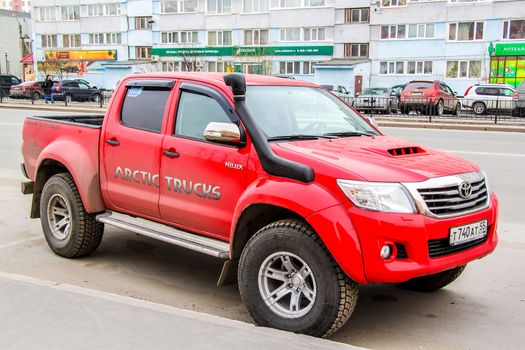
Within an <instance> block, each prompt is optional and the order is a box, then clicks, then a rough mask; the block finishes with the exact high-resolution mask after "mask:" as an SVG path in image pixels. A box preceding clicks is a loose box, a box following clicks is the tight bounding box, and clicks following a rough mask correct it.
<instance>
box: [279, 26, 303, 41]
mask: <svg viewBox="0 0 525 350" xmlns="http://www.w3.org/2000/svg"><path fill="white" fill-rule="evenodd" d="M280 40H281V41H300V40H301V28H283V29H281V33H280Z"/></svg>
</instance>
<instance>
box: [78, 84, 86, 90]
mask: <svg viewBox="0 0 525 350" xmlns="http://www.w3.org/2000/svg"><path fill="white" fill-rule="evenodd" d="M78 87H80V88H81V89H82V90H89V86H87V85H86V84H84V83H78Z"/></svg>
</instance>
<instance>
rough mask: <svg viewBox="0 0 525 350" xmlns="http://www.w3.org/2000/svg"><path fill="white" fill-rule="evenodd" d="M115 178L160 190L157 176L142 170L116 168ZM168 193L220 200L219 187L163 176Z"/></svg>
mask: <svg viewBox="0 0 525 350" xmlns="http://www.w3.org/2000/svg"><path fill="white" fill-rule="evenodd" d="M115 177H117V178H120V179H122V180H125V181H130V182H136V183H138V184H142V185H146V186H155V187H157V188H160V180H159V178H160V176H159V174H152V173H150V172H148V171H143V170H132V169H129V168H121V167H120V166H117V168H116V169H115ZM164 179H165V180H166V183H167V188H168V191H174V192H179V193H186V194H188V195H192V194H195V195H196V196H197V197H201V198H207V199H213V200H219V199H221V192H220V191H221V188H220V186H215V185H210V184H206V183H203V182H194V181H192V180H181V179H178V178H176V177H171V176H165V177H164Z"/></svg>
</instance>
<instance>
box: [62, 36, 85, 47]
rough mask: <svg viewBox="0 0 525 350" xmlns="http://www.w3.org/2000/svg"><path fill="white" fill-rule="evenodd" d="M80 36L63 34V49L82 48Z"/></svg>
mask: <svg viewBox="0 0 525 350" xmlns="http://www.w3.org/2000/svg"><path fill="white" fill-rule="evenodd" d="M80 46H81V44H80V34H62V47H63V48H71V47H80Z"/></svg>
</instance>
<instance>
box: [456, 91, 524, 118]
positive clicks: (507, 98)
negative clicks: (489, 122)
mask: <svg viewBox="0 0 525 350" xmlns="http://www.w3.org/2000/svg"><path fill="white" fill-rule="evenodd" d="M515 92H516V90H514V89H513V88H512V87H510V86H507V85H501V84H476V85H473V86H470V87H469V88H468V89H467V90H466V91H465V96H463V98H462V99H461V106H462V108H466V109H471V110H472V111H473V112H474V113H475V114H477V115H482V114H487V112H488V111H495V110H498V111H506V112H510V111H511V110H512V96H513V95H514V93H515Z"/></svg>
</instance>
